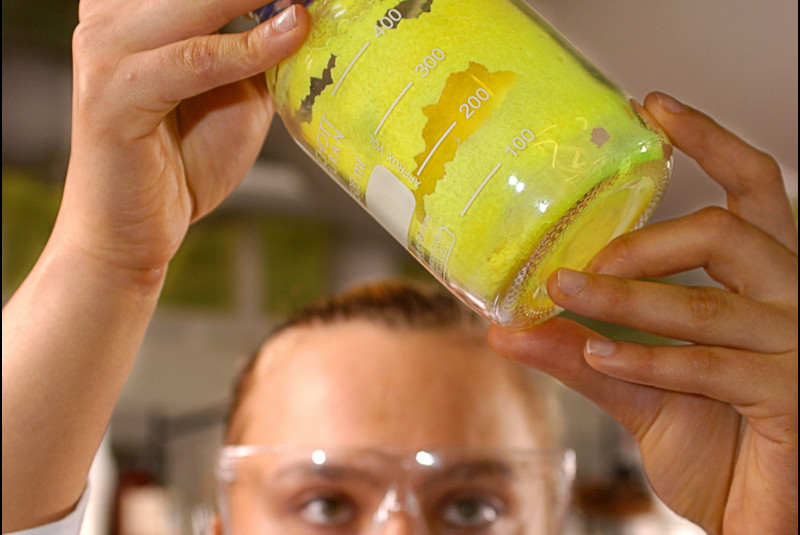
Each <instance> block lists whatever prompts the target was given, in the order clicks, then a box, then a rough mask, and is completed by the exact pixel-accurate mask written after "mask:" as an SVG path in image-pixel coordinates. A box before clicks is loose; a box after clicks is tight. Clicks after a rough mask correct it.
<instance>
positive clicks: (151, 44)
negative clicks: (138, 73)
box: [106, 0, 265, 52]
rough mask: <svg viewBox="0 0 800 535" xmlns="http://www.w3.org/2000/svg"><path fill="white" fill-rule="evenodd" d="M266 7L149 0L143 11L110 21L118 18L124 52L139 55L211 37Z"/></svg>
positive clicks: (232, 1) (245, 1) (236, 1)
mask: <svg viewBox="0 0 800 535" xmlns="http://www.w3.org/2000/svg"><path fill="white" fill-rule="evenodd" d="M264 3H265V0H204V1H203V2H199V3H198V2H163V1H155V0H145V1H144V2H143V4H144V5H141V6H140V8H139V9H127V10H125V11H124V16H119V12H113V11H112V12H111V13H110V14H109V13H107V14H106V17H109V16H110V17H114V24H113V25H114V33H115V35H116V36H117V37H116V39H117V40H118V41H119V40H122V41H123V42H124V44H123V45H122V49H123V50H124V51H127V52H139V51H143V50H151V49H154V48H159V47H161V46H165V45H168V44H170V43H175V42H179V41H183V40H185V39H189V38H191V37H196V36H202V35H208V34H210V33H212V32H215V31H217V30H219V29H220V28H222V27H223V26H225V25H226V24H227V23H229V22H230V21H231V20H233V19H235V18H237V17H240V16H242V15H244V14H246V13H248V12H250V11H252V10H254V9H257V8H258V7H260V6H262V5H263V4H264ZM198 4H199V5H198Z"/></svg>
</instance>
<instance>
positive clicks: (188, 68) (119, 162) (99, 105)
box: [53, 0, 309, 270]
mask: <svg viewBox="0 0 800 535" xmlns="http://www.w3.org/2000/svg"><path fill="white" fill-rule="evenodd" d="M263 3H264V0H215V1H208V2H202V3H200V4H198V3H197V2H186V1H169V2H142V1H141V0H130V1H128V0H116V1H113V2H110V1H108V0H83V1H81V2H80V7H79V24H78V27H77V28H76V30H75V34H74V37H73V61H74V92H73V93H74V94H73V125H72V154H71V157H70V164H69V170H68V174H67V181H66V186H65V191H64V198H63V202H62V208H61V211H60V213H59V217H58V222H57V224H56V228H55V232H54V235H53V239H57V240H67V242H68V243H69V245H70V247H77V250H79V251H81V252H83V253H88V254H89V255H92V256H93V257H95V259H99V260H100V261H102V262H108V263H110V264H111V265H113V266H115V267H122V268H132V269H136V270H143V269H144V270H149V269H158V270H161V268H163V267H164V266H165V265H166V264H167V263H168V262H169V260H170V259H171V258H172V256H173V255H174V253H175V251H176V250H177V248H178V246H179V245H180V243H181V241H182V239H183V237H184V235H185V233H186V231H187V228H188V226H189V224H190V223H191V222H193V221H195V220H197V219H198V218H199V217H201V216H203V215H204V214H206V213H208V212H209V211H211V210H212V209H213V208H214V207H216V206H217V205H218V204H219V203H220V202H221V201H222V200H223V199H224V198H225V197H226V196H227V195H228V194H229V193H230V192H231V191H232V190H233V189H234V188H235V187H236V186H237V185H238V184H239V182H240V181H241V180H242V178H243V177H244V175H245V174H246V172H247V171H248V169H249V168H250V167H251V166H252V165H253V163H254V161H255V159H256V156H257V154H258V152H259V149H260V147H261V145H262V144H263V142H264V139H265V136H266V132H267V128H268V126H269V124H270V120H271V118H272V115H273V109H272V105H271V102H270V100H269V98H268V95H267V91H266V86H265V80H264V76H263V72H264V71H265V70H267V69H269V68H270V67H272V66H273V65H275V64H276V63H277V62H278V61H280V60H281V59H283V58H284V57H285V56H287V55H289V54H290V53H291V52H293V51H294V50H295V49H296V48H298V47H299V46H300V44H301V42H302V40H303V39H304V37H305V35H306V33H307V30H308V27H309V19H308V16H307V13H306V12H305V10H304V9H303V8H302V7H300V6H293V7H292V8H290V9H287V10H286V11H283V12H282V13H281V14H279V15H277V16H276V17H274V18H273V19H272V20H269V21H266V22H264V23H262V24H260V25H259V26H257V27H256V28H254V29H252V30H250V31H247V32H244V33H240V34H226V35H223V34H217V33H213V32H216V31H217V30H218V29H219V28H220V27H221V26H223V25H224V24H225V23H227V22H228V21H230V20H232V19H234V18H235V17H237V16H240V15H242V14H245V13H247V12H248V11H250V10H253V9H255V8H258V7H260V5H262V4H263Z"/></svg>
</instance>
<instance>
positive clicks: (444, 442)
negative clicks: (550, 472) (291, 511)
mask: <svg viewBox="0 0 800 535" xmlns="http://www.w3.org/2000/svg"><path fill="white" fill-rule="evenodd" d="M524 388H526V383H525V382H524V381H523V380H522V374H521V372H520V370H519V369H518V368H517V365H516V364H513V363H510V362H508V361H506V360H504V359H502V358H500V357H498V356H496V355H494V354H493V353H492V352H491V350H490V349H489V347H488V345H487V344H486V342H485V336H484V335H483V333H471V332H465V331H463V330H449V331H433V330H421V329H410V328H391V329H390V328H387V327H385V326H383V325H379V324H377V323H372V322H368V321H351V322H346V323H341V324H334V325H328V326H314V327H302V328H293V329H290V330H288V331H286V332H283V333H281V334H280V335H278V337H276V338H275V339H274V340H272V341H271V342H270V343H269V344H268V345H267V346H266V347H265V348H264V349H263V350H262V355H261V358H260V360H259V362H258V364H257V366H256V368H255V370H254V372H253V380H252V381H251V386H250V389H249V390H248V392H247V394H246V396H245V399H244V401H243V403H242V405H241V409H240V411H239V414H237V419H238V420H239V421H240V425H241V429H242V431H241V433H239V435H240V436H241V442H242V443H250V444H276V443H291V444H307V445H316V444H319V445H326V446H329V445H359V446H370V447H383V446H387V447H393V448H397V447H403V448H417V447H429V446H508V445H517V446H526V447H527V446H535V444H534V443H533V442H535V440H534V438H533V429H532V427H531V411H532V410H534V409H533V408H532V407H530V404H529V403H528V400H527V399H526V396H523V395H522V390H523V389H524Z"/></svg>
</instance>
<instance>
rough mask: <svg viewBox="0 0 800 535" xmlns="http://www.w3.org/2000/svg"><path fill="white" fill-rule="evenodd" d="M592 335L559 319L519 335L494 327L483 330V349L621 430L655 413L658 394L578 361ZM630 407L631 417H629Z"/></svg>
mask: <svg viewBox="0 0 800 535" xmlns="http://www.w3.org/2000/svg"><path fill="white" fill-rule="evenodd" d="M598 336H599V335H598V334H596V333H595V332H594V331H592V330H590V329H588V328H586V327H584V326H582V325H579V324H577V323H575V322H573V321H570V320H567V319H564V318H553V319H551V320H548V321H546V322H544V323H541V324H539V325H537V326H535V327H533V328H531V329H528V330H525V331H509V330H506V329H504V328H502V327H500V326H498V325H493V326H492V327H491V328H490V330H489V344H490V345H491V347H492V348H493V349H494V351H495V352H497V353H498V354H499V355H503V356H504V357H506V358H508V359H510V360H513V361H515V362H518V363H520V364H522V365H524V366H528V367H531V368H534V369H536V370H539V371H541V372H543V373H546V374H548V375H550V376H552V377H554V378H555V379H557V380H558V381H560V382H561V383H563V384H564V385H565V386H566V387H568V388H570V389H572V390H574V391H575V392H577V393H579V394H581V395H582V396H584V397H586V398H587V399H589V400H591V401H593V402H594V403H596V404H597V405H598V406H599V407H601V408H602V409H604V410H605V411H607V412H608V413H609V414H611V415H612V416H613V417H614V418H616V419H617V420H618V421H620V423H622V424H623V425H625V426H626V427H629V428H633V426H634V424H635V423H636V422H635V421H634V420H635V419H636V418H638V417H640V416H642V417H645V416H646V415H647V414H650V413H651V412H652V411H654V410H656V409H657V408H658V406H659V403H660V402H661V399H662V396H663V392H661V391H659V390H658V389H655V388H651V387H645V386H642V385H638V384H634V383H630V382H627V381H623V380H620V379H617V378H615V377H612V376H610V375H607V374H604V373H601V372H599V371H598V370H595V369H594V368H592V367H591V366H589V365H588V364H587V362H586V360H585V358H584V348H585V346H586V342H587V340H589V339H590V338H597V337H598ZM631 407H636V411H631V410H630V408H631Z"/></svg>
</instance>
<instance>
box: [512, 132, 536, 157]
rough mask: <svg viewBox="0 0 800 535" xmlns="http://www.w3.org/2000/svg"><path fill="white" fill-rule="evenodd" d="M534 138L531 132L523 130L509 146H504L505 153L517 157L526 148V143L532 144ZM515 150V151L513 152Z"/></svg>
mask: <svg viewBox="0 0 800 535" xmlns="http://www.w3.org/2000/svg"><path fill="white" fill-rule="evenodd" d="M534 139H535V136H534V135H533V132H531V131H530V130H528V129H527V128H523V129H522V132H520V133H519V135H518V136H517V137H515V138H514V139H512V140H511V145H506V152H510V153H511V154H513V155H514V156H519V153H520V152H522V151H524V150H525V149H527V148H528V143H533V140H534ZM515 149H516V150H515Z"/></svg>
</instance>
